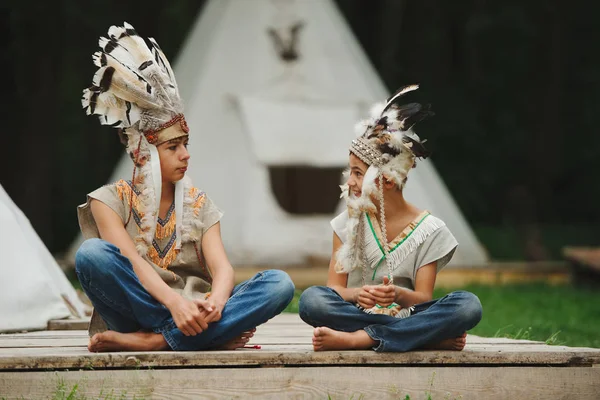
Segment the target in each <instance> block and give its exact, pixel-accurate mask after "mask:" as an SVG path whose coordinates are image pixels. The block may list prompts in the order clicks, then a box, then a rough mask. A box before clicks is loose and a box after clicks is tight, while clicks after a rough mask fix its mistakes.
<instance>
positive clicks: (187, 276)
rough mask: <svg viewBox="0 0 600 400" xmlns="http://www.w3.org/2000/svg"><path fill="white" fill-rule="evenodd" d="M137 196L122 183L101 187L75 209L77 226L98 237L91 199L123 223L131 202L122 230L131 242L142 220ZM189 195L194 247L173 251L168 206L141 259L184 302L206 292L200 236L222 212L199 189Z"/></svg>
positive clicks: (187, 245) (186, 244) (88, 235)
mask: <svg viewBox="0 0 600 400" xmlns="http://www.w3.org/2000/svg"><path fill="white" fill-rule="evenodd" d="M137 194H138V193H136V190H134V189H133V188H132V186H131V184H130V182H128V181H124V180H121V181H118V182H116V183H114V184H111V185H106V186H103V187H101V188H99V189H97V190H95V191H93V192H92V193H90V194H88V196H87V202H86V203H85V204H82V205H80V206H79V207H78V209H77V214H78V218H79V226H80V228H81V232H82V233H83V236H84V238H85V239H89V238H99V237H100V234H99V232H98V227H97V226H96V221H94V217H93V216H92V212H91V209H90V201H91V200H92V199H96V200H98V201H101V202H102V203H104V204H106V205H107V206H109V207H110V208H111V209H112V210H113V211H114V212H115V213H117V215H118V216H119V217H120V218H121V220H122V221H123V224H125V222H126V221H127V220H128V218H129V213H130V207H129V204H130V202H131V203H133V208H132V210H131V218H129V223H128V224H127V226H126V227H125V229H126V230H127V233H129V236H131V238H132V239H133V238H134V237H135V236H137V234H138V229H139V225H140V221H141V219H142V218H143V213H141V212H140V211H139V207H138V206H139V204H138V198H137ZM189 194H190V195H192V196H193V199H194V203H193V207H194V212H193V215H194V218H198V220H199V222H200V224H197V226H200V228H198V229H200V230H201V232H199V235H196V237H199V240H198V242H197V243H196V246H194V242H189V241H188V242H185V241H182V243H181V249H180V250H176V249H175V238H176V235H175V215H174V214H175V210H174V207H172V208H171V209H170V210H169V213H168V214H167V216H166V217H165V219H164V220H160V219H159V221H158V223H157V229H156V232H155V236H154V240H153V243H152V246H151V247H149V249H148V253H147V254H144V255H143V257H144V259H145V260H146V261H148V263H150V265H152V266H153V267H154V269H155V270H156V272H157V273H158V274H159V275H160V277H161V278H162V279H163V280H164V281H165V282H166V283H167V284H168V285H169V286H170V287H171V288H172V289H174V290H175V291H176V292H178V293H180V294H181V295H183V296H184V297H186V298H188V299H193V298H200V297H204V295H205V293H207V292H209V291H210V282H211V277H210V272H209V271H208V268H207V267H206V263H205V262H204V257H203V256H202V253H201V252H202V248H201V243H202V235H204V233H205V232H206V230H208V229H209V228H210V227H211V226H213V225H214V224H216V223H217V222H219V221H220V219H221V217H222V216H223V213H222V212H221V211H220V210H219V209H218V208H217V207H216V206H215V205H214V203H213V202H212V201H211V200H210V198H209V197H208V196H207V195H206V194H205V193H204V192H202V191H200V190H199V189H197V188H191V189H190V193H189ZM196 248H197V250H198V253H197V252H196ZM199 259H200V260H199Z"/></svg>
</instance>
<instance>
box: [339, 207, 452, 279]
mask: <svg viewBox="0 0 600 400" xmlns="http://www.w3.org/2000/svg"><path fill="white" fill-rule="evenodd" d="M362 218H364V219H365V221H364V223H365V224H364V226H365V230H364V242H363V243H365V255H366V258H367V266H366V268H365V271H363V268H361V267H357V268H355V269H354V270H352V271H351V272H350V273H349V274H348V283H347V287H349V288H352V287H360V286H362V285H363V284H367V285H377V284H380V283H382V282H383V277H384V276H387V275H388V274H389V269H388V266H387V263H386V260H385V259H384V256H383V254H384V253H383V250H382V245H381V240H382V239H381V237H382V234H381V229H380V228H379V225H378V223H377V218H376V217H375V216H374V215H367V214H363V216H362ZM347 221H348V211H344V212H343V213H341V214H340V215H338V216H337V217H335V218H334V219H333V220H332V221H331V226H332V228H333V230H334V231H335V233H336V235H337V236H338V237H339V238H340V240H341V241H342V243H344V242H345V241H346V240H347V237H348V233H347V232H346V223H347ZM389 245H390V247H389V248H390V254H389V256H388V257H389V258H390V260H391V262H392V270H393V271H392V275H393V277H394V284H395V285H397V286H400V287H404V288H407V289H412V290H414V282H415V279H416V276H417V271H418V270H419V268H421V267H422V266H424V265H427V264H430V263H432V262H437V271H438V272H439V271H440V270H441V269H442V268H444V267H445V266H446V264H448V262H449V261H450V260H451V259H452V256H453V255H454V252H455V250H456V248H457V247H458V242H457V241H456V239H455V238H454V235H452V233H451V232H450V230H449V229H448V228H447V227H446V224H445V223H444V222H443V221H442V220H441V219H439V218H436V217H435V216H433V215H431V214H430V213H429V212H427V211H424V212H423V213H422V214H421V215H419V216H418V217H417V218H416V219H415V220H414V221H413V222H412V223H411V224H409V226H407V227H406V229H405V230H404V231H403V232H401V233H400V234H399V235H398V236H397V237H396V238H395V239H394V240H393V241H392V242H391V243H389ZM363 276H364V283H363Z"/></svg>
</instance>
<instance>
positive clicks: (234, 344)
mask: <svg viewBox="0 0 600 400" xmlns="http://www.w3.org/2000/svg"><path fill="white" fill-rule="evenodd" d="M254 332H256V328H254V329H251V330H249V331H246V332H243V333H242V334H241V335H240V336H238V337H236V338H235V339H232V340H230V341H229V342H227V343H225V344H224V345H223V346H221V347H219V348H218V350H235V349H241V348H242V347H244V346H245V345H246V344H247V343H248V341H249V340H250V339H251V338H252V336H254Z"/></svg>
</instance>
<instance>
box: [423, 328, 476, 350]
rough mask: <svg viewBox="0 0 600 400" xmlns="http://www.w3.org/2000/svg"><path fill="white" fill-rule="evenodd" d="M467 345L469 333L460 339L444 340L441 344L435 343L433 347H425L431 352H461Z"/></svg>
mask: <svg viewBox="0 0 600 400" xmlns="http://www.w3.org/2000/svg"><path fill="white" fill-rule="evenodd" d="M466 344H467V332H465V333H463V334H462V335H461V336H459V337H455V338H450V339H446V340H442V341H441V342H438V343H434V344H432V345H428V346H425V348H426V349H430V350H455V351H461V350H462V349H464V348H465V345H466Z"/></svg>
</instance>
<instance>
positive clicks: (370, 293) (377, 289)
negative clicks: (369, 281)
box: [357, 277, 396, 309]
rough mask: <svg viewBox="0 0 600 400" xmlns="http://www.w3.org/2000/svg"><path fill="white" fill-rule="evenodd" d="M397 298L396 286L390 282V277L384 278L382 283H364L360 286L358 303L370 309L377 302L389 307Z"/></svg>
mask: <svg viewBox="0 0 600 400" xmlns="http://www.w3.org/2000/svg"><path fill="white" fill-rule="evenodd" d="M395 299H396V287H395V286H394V285H390V284H389V279H388V278H387V277H386V278H383V284H381V285H364V286H363V287H362V288H360V291H359V292H358V297H357V303H358V304H359V305H360V306H361V307H363V308H365V309H369V308H372V307H374V306H375V304H378V305H380V306H381V307H387V306H389V305H390V304H392V303H394V301H395Z"/></svg>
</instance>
